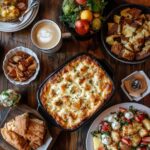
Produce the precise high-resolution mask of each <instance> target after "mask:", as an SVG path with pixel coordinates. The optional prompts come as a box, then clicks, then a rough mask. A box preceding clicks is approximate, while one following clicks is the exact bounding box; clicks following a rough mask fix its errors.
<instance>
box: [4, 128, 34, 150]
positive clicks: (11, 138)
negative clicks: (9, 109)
mask: <svg viewBox="0 0 150 150" xmlns="http://www.w3.org/2000/svg"><path fill="white" fill-rule="evenodd" d="M1 134H2V136H3V138H4V139H5V140H6V141H7V142H8V143H9V144H10V145H12V146H13V147H14V148H16V149H17V150H30V149H31V147H30V146H29V143H28V142H27V141H26V140H25V139H24V138H23V137H21V136H20V135H18V134H16V133H15V132H13V131H10V130H8V129H7V128H2V129H1Z"/></svg>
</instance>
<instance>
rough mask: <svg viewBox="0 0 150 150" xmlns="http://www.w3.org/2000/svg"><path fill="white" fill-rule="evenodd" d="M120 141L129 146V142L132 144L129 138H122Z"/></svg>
mask: <svg viewBox="0 0 150 150" xmlns="http://www.w3.org/2000/svg"><path fill="white" fill-rule="evenodd" d="M121 141H122V142H123V143H124V144H126V145H128V146H131V144H132V143H131V140H130V139H128V138H122V139H121Z"/></svg>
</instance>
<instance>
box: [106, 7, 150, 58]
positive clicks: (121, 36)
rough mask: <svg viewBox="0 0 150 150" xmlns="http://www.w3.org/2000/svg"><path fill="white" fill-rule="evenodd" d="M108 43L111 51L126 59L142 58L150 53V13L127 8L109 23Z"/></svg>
mask: <svg viewBox="0 0 150 150" xmlns="http://www.w3.org/2000/svg"><path fill="white" fill-rule="evenodd" d="M106 43H107V44H109V45H110V46H111V52H112V53H113V54H115V55H117V56H118V57H119V58H123V59H125V60H141V59H144V58H146V57H147V56H149V55H150V14H144V13H142V11H141V10H140V9H137V8H125V9H123V10H122V11H121V12H120V14H119V15H114V16H113V21H112V22H109V23H108V36H107V37H106Z"/></svg>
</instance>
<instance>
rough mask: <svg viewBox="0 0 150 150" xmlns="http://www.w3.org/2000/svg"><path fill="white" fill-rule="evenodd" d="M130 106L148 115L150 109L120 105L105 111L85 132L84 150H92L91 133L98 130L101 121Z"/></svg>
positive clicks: (141, 106)
mask: <svg viewBox="0 0 150 150" xmlns="http://www.w3.org/2000/svg"><path fill="white" fill-rule="evenodd" d="M130 106H133V108H135V109H137V110H140V111H142V112H145V113H146V114H150V108H148V107H147V106H144V105H142V104H138V103H121V104H117V105H114V106H112V107H110V108H108V109H106V110H105V111H104V112H102V113H101V114H100V115H99V116H98V117H97V118H96V119H95V120H94V122H93V123H92V125H91V126H90V128H89V130H88V132H87V137H86V150H94V144H93V136H92V134H91V133H92V132H93V131H94V130H96V129H97V128H98V126H99V124H100V122H101V121H103V120H104V118H105V117H107V116H108V115H110V114H111V113H112V112H117V111H118V110H119V108H126V109H128V108H129V107H130Z"/></svg>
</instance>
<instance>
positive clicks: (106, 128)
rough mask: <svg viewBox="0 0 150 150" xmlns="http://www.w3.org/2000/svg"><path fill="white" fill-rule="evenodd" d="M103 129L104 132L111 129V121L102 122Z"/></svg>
mask: <svg viewBox="0 0 150 150" xmlns="http://www.w3.org/2000/svg"><path fill="white" fill-rule="evenodd" d="M101 131H102V132H107V131H110V125H109V123H107V122H103V123H102V127H101Z"/></svg>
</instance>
